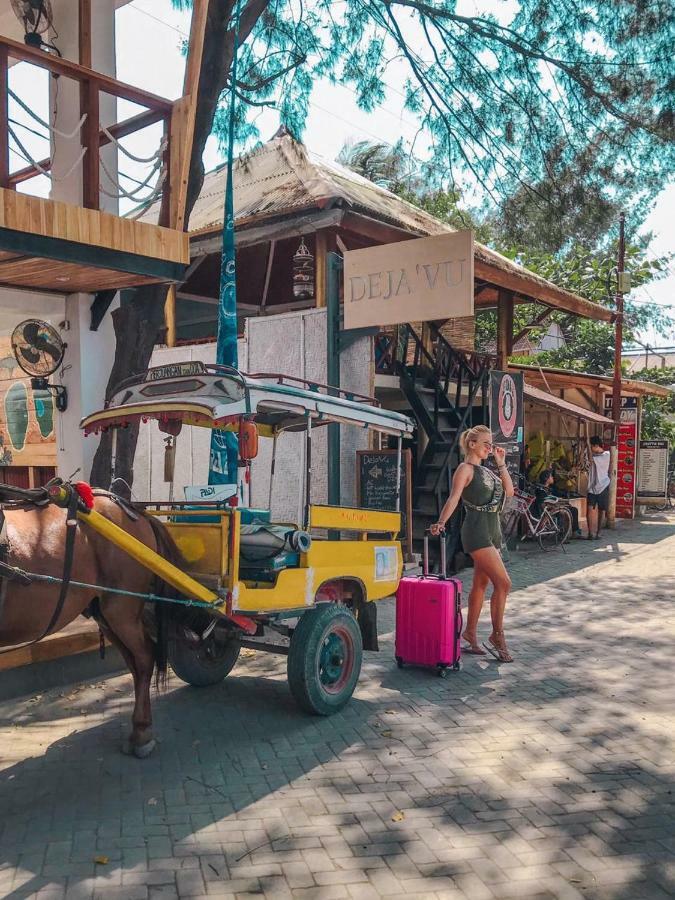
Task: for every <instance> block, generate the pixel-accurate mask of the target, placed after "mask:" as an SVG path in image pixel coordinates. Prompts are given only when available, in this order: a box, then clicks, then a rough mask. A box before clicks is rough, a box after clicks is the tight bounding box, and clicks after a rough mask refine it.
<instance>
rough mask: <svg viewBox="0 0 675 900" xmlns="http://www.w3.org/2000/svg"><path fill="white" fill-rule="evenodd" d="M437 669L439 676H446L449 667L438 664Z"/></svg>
mask: <svg viewBox="0 0 675 900" xmlns="http://www.w3.org/2000/svg"><path fill="white" fill-rule="evenodd" d="M436 671H437V672H438V677H439V678H446V677H447V675H448V667H447V666H437V667H436Z"/></svg>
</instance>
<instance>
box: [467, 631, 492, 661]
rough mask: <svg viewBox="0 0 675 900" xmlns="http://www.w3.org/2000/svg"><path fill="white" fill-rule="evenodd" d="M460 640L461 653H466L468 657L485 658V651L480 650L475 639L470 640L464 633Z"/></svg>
mask: <svg viewBox="0 0 675 900" xmlns="http://www.w3.org/2000/svg"><path fill="white" fill-rule="evenodd" d="M462 640H463V641H464V646H463V647H462V653H468V654H469V655H470V656H486V653H485V650H483V649H481V647H480V645H479V644H478V639H477V638H474V639H473V640H471V639H470V638H468V637H467V636H466V632H464V634H463V635H462Z"/></svg>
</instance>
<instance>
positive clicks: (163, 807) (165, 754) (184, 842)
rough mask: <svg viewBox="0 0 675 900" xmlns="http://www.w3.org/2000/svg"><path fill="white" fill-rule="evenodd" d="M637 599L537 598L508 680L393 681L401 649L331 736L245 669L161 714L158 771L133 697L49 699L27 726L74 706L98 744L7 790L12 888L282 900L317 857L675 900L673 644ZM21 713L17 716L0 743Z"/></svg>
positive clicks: (384, 657)
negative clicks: (184, 890) (209, 891)
mask: <svg viewBox="0 0 675 900" xmlns="http://www.w3.org/2000/svg"><path fill="white" fill-rule="evenodd" d="M644 585H645V581H644V579H641V578H627V577H619V576H617V577H616V578H609V579H608V578H606V577H605V578H604V581H603V590H602V593H601V594H600V593H598V592H596V591H595V586H594V585H593V584H589V583H587V582H585V581H584V579H583V576H580V575H575V576H573V577H570V578H569V580H568V582H566V583H565V584H564V585H563V586H561V588H560V589H559V590H557V591H556V593H555V595H554V596H550V595H549V596H548V597H547V599H546V609H545V615H544V614H543V613H542V608H541V605H540V604H539V603H538V596H537V595H538V591H539V590H540V588H539V586H538V585H533V586H531V587H529V588H527V589H526V590H524V591H522V592H521V593H520V594H519V595H518V598H517V602H514V604H513V609H512V610H511V611H510V613H509V628H510V634H511V636H512V637H511V640H512V646H513V652H514V655H516V657H517V659H516V662H515V663H514V664H513V665H510V666H498V665H497V664H496V663H493V662H490V661H483V660H478V659H476V658H468V659H467V660H466V661H465V663H464V667H463V669H462V671H460V672H458V673H453V674H451V675H449V676H448V678H447V679H446V680H442V679H439V678H437V677H436V676H435V675H434V674H433V673H430V672H427V671H424V670H416V669H408V668H406V669H404V670H403V671H399V670H398V669H396V666H395V663H394V660H393V648H392V646H391V643H390V642H386V643H385V644H384V646H383V650H382V652H381V654H380V655H379V656H378V655H375V654H367V663H366V667H365V672H364V676H363V677H362V682H361V685H360V688H359V691H358V693H357V696H356V697H355V698H354V700H353V701H352V702H351V703H350V704H349V705H348V706H347V707H346V708H345V709H344V710H343V711H342V712H341V713H339V714H338V715H336V716H333V717H331V718H329V719H322V718H312V717H308V716H305V715H304V714H302V713H301V712H299V711H298V709H297V708H296V707H295V705H294V703H293V701H292V699H291V697H290V694H289V692H288V688H287V685H286V682H285V679H284V678H283V672H284V663H283V661H279V660H278V659H272V660H270V659H269V658H264V661H263V660H262V659H259V658H258V657H255V658H249V659H247V660H245V661H244V664H242V665H241V667H240V668H239V669H238V670H237V669H235V673H234V674H233V675H232V676H231V677H230V678H229V679H227V680H226V681H225V682H224V683H223V684H222V685H219V686H217V687H214V688H208V689H202V690H196V689H192V688H188V687H172V689H170V690H169V691H168V692H167V693H166V694H164V695H162V696H160V697H158V698H157V697H156V698H155V702H154V710H155V725H156V731H157V735H158V737H159V739H160V741H161V744H160V746H159V749H158V751H157V753H156V755H155V756H153V757H151V758H150V759H148V760H145V761H140V760H136V759H129V758H127V757H123V756H121V755H120V754H119V752H118V746H119V744H120V741H121V739H122V737H123V735H124V734H125V733H126V731H127V729H128V713H129V709H130V699H129V696H128V695H127V694H126V693H117V692H118V691H125V690H126V687H125V686H121V685H124V684H125V683H123V682H121V680H120V679H116V680H115V681H114V682H110V684H108V685H105V684H104V685H103V687H102V688H96V687H92V688H91V689H90V690H100V692H101V699H100V703H96V702H95V701H92V700H91V697H90V695H87V696H88V697H89V699H87V700H86V702H85V700H82V701H79V700H78V699H77V694H72V695H69V694H65V695H64V696H61V697H55V698H50V702H49V704H47V705H46V706H45V709H44V710H42V711H41V712H36V714H35V715H33V716H32V717H30V718H24V719H23V720H21V719H20V718H17V719H16V721H15V725H16V726H17V727H19V726H21V725H24V726H28V725H30V724H36V725H37V726H39V725H40V723H41V722H47V721H50V720H52V721H53V720H55V719H58V718H59V717H60V716H62V717H64V718H66V717H67V716H71V715H73V714H74V713H76V712H77V711H78V709H80V707H79V706H78V704H79V703H81V704H82V706H83V707H86V708H88V709H89V710H91V715H92V718H93V719H94V720H95V722H96V724H94V725H93V727H89V728H87V727H86V722H85V726H84V727H85V729H86V730H82V731H77V732H74V733H72V734H71V735H69V736H68V737H66V738H63V739H60V740H58V741H56V742H54V743H52V744H51V745H50V746H48V748H47V750H46V752H45V753H44V754H43V755H39V756H36V757H34V758H29V759H25V760H23V761H22V762H20V763H17V764H16V765H14V766H12V767H10V768H7V769H5V770H4V771H2V772H1V773H0V809H1V810H2V813H3V816H2V821H3V824H4V827H3V830H2V837H1V838H0V880H1V878H2V873H3V869H5V868H8V867H19V868H20V869H21V871H22V872H23V873H25V878H24V884H23V885H22V886H21V887H20V888H18V889H16V890H14V891H12V892H11V893H9V894H7V896H10V897H13V898H19V897H25V896H28V895H30V894H32V893H35V892H36V891H38V890H39V889H40V888H42V887H44V886H46V885H48V884H51V885H59V884H60V885H66V886H67V889H68V894H67V896H68V897H78V896H92V895H94V894H100V895H101V896H102V897H112V896H124V897H126V898H133V896H134V893H133V890H132V887H133V881H132V880H129V879H133V874H134V872H137V873H138V876H139V884H142V885H146V884H148V883H150V884H151V885H152V884H154V885H155V887H156V890H157V891H160V889H161V887H162V885H166V884H175V883H176V882H177V883H178V888H179V892H180V889H181V884H183V885H185V884H189V882H190V879H191V878H195V879H202V878H203V879H204V880H205V881H207V882H209V881H217V882H219V886H220V887H222V889H223V890H231V891H232V892H233V893H234V892H235V891H236V892H242V893H243V892H247V891H250V892H256V893H265V892H266V893H268V894H270V895H274V892H275V891H276V890H278V889H281V888H280V886H281V883H282V881H283V878H282V873H283V870H282V868H281V866H282V865H283V864H284V863H289V862H294V861H297V860H303V859H304V858H305V857H303V856H302V855H301V854H303V853H316V854H326V853H328V854H329V855H330V856H331V858H336V859H337V860H338V861H339V860H340V859H349V860H355V862H352V863H350V868H351V869H352V870H354V869H355V868H356V867H358V865H362V866H363V867H364V868H365V869H367V870H368V871H370V866H372V867H373V871H375V867H376V865H379V864H378V863H377V858H384V859H386V863H387V866H388V870H389V872H390V873H393V874H394V875H395V876H397V877H399V878H402V879H410V878H411V877H412V874H416V875H417V876H418V878H419V876H421V877H422V878H424V879H425V883H426V884H427V886H428V888H427V889H428V890H429V891H442V890H446V889H447V890H449V889H452V888H456V889H459V890H460V891H464V893H465V894H466V896H471V890H470V884H471V883H472V882H471V881H470V880H469V879H470V878H475V876H476V873H478V874H479V875H480V877H481V878H482V879H483V880H484V881H485V883H487V884H489V883H491V879H492V882H493V883H500V884H501V883H503V878H504V873H505V872H506V873H508V871H509V867H511V869H512V870H513V868H514V865H515V866H519V867H522V866H524V865H530V866H532V871H533V873H534V875H533V878H535V879H538V883H539V884H540V890H539V892H538V894H537V896H541V897H543V898H545V897H549V898H552V900H553V898H556V900H557V898H560V897H561V896H574V894H570V890H576V891H577V892H578V894H577V895H576V896H581V897H586V898H597V900H607V898H609V897H611V898H612V900H636V898H642V897H645V898H647V897H649V898H652V897H653V898H658V897H660V896H663V897H668V896H673V895H674V894H675V877H674V876H673V868H672V859H673V851H675V837H674V835H675V806H674V803H673V793H672V791H673V778H672V740H671V739H670V736H669V732H668V730H667V728H666V726H665V724H664V721H662V719H663V720H665V717H666V716H667V715H668V714H669V710H668V709H662V712H661V713H660V714H659V713H658V712H655V710H658V709H659V708H660V707H659V704H658V698H659V697H661V698H662V697H664V696H666V695H667V692H668V690H669V689H670V688H671V687H672V639H671V636H670V635H669V634H667V633H658V632H657V633H653V634H650V636H649V639H648V640H647V639H645V638H643V637H640V636H636V632H637V626H638V624H640V625H642V624H643V623H642V616H643V614H644V607H642V609H641V608H640V607H639V606H638V605H637V604H636V603H635V599H636V596H637V595H638V592H639V591H643V590H644ZM674 597H675V578H668V579H661V580H660V581H659V583H658V587H654V588H653V593H652V595H651V597H650V604H651V605H652V608H656V607H658V608H662V607H663V605H664V604H672V602H673V598H674ZM653 605H656V607H654V606H653ZM608 621H610V622H611V627H610V628H607V623H608ZM647 658H648V659H649V677H648V678H647V677H646V676H645V673H644V670H643V668H642V661H643V660H645V659H647ZM544 662H545V667H544V666H543V665H542V663H544ZM262 674H265V675H266V676H267V677H264V678H263V677H257V676H258V675H262ZM39 705H40V704H39V703H38V704H36V706H38V707H39ZM25 708H26V704H25V703H24V704H23V710H25ZM21 709H22V707H21V705H20V704H15V705H10V704H4V705H3V711H4V712H5V714H6V718H5V722H2V723H0V724H4V725H6V724H7V721H6V720H7V718H11V717H12V716H17V717H18V716H20V714H21ZM23 715H24V716H25V715H26V714H25V712H24V713H23ZM101 720H102V721H101ZM420 834H424V835H425V836H426V837H425V840H424V841H422V840H421V839H420ZM58 835H62V836H63V838H62V840H59V839H58V837H55V836H58ZM479 851H480V852H479ZM100 855H103V856H106V857H108V862H107V863H106V864H97V863H95V862H94V860H95V857H96V856H100ZM543 867H545V870H544V868H543ZM148 868H149V869H150V872H151V874H152V873H153V872H154V873H155V875H154V876H152V877H154V879H155V880H154V882H153V881H152V877H151V878H150V881H148V874H147V869H148ZM123 873H124V876H125V881H124V883H123V882H122V874H123ZM411 873H412V874H411ZM556 873H557V874H556ZM373 877H375V876H373ZM94 879H95V880H94ZM143 879H144V880H143ZM500 879H502V881H501V882H500ZM373 883H375V882H373ZM284 884H285V882H284ZM207 887H208V885H207ZM152 890H153V888H152V886H151V896H152ZM520 890H521V888H518V887H517V886H514V889H513V896H514V897H515V896H519V891H520ZM530 893H531V892H530ZM143 896H145V894H143ZM384 896H387V893H386V891H385V894H384ZM500 896H507V894H504V893H503V892H502V893H501V894H500ZM509 896H510V895H509Z"/></svg>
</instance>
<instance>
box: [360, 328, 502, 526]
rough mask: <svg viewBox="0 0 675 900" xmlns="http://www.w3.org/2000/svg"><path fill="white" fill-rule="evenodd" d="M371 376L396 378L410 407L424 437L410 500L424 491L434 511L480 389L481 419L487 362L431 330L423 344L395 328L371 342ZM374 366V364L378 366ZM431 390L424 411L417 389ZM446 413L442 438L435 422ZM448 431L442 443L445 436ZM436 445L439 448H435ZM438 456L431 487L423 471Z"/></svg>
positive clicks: (448, 484) (414, 333)
mask: <svg viewBox="0 0 675 900" xmlns="http://www.w3.org/2000/svg"><path fill="white" fill-rule="evenodd" d="M375 342H376V344H375V358H376V371H378V372H380V373H381V374H396V375H399V377H400V378H401V385H402V387H403V389H404V391H405V394H406V396H407V398H408V401H409V402H410V404H411V407H412V409H413V412H414V413H415V415H416V417H417V420H418V422H419V424H420V426H421V427H422V429H423V430H424V431H425V433H426V435H427V438H428V446H427V449H426V451H425V453H424V455H423V456H422V458H421V459H420V460H418V465H417V468H416V472H415V479H414V482H415V484H414V488H415V498H416V499H418V498H419V496H420V493H421V492H422V485H423V484H424V483H425V482H426V486H425V490H428V491H430V492H431V494H432V495H433V496H434V497H435V500H436V506H437V512H440V510H441V507H442V505H443V503H444V501H445V497H446V496H447V494H448V493H449V490H450V487H451V482H452V476H451V473H450V468H449V465H450V462H451V460H452V459H453V457H454V456H455V455H456V454H457V451H458V447H459V438H460V435H461V433H462V431H463V430H464V429H465V428H466V427H468V425H469V424H470V421H471V417H472V414H473V408H474V402H475V400H476V397H477V395H478V393H479V391H481V390H482V398H481V399H482V416H481V418H482V420H483V421H485V419H486V415H487V385H488V373H489V371H490V369H491V368H492V366H493V360H492V359H491V358H490V357H487V356H483V355H481V354H478V353H473V352H470V351H465V350H458V349H457V348H456V347H453V346H452V345H451V344H450V343H449V342H448V341H447V340H446V338H445V337H444V336H443V334H442V333H441V332H440V329H439V328H437V327H436V326H434V325H431V326H430V327H429V340H428V341H425V340H423V338H422V337H421V336H420V334H418V332H417V331H416V330H415V328H414V327H413V326H412V325H410V324H405V325H400V326H398V330H397V331H396V332H392V331H389V332H382V333H381V334H379V335H377V336H376V338H375ZM378 361H379V364H378ZM420 384H423V385H424V386H425V387H426V388H431V390H432V391H433V397H432V399H433V404H432V405H431V406H427V405H426V404H425V403H424V402H423V401H422V399H421V397H420V396H419V393H418V388H419V385H420ZM442 414H446V415H447V416H448V418H449V419H450V420H451V426H450V428H449V429H446V435H444V434H443V429H442V428H441V424H440V417H441V415H442ZM448 430H450V431H451V432H452V437H451V438H450V440H448V436H447V431H448ZM439 445H441V446H440V447H439ZM439 450H441V452H443V457H442V459H443V462H442V465H441V466H440V468H439V469H438V472H437V473H436V475H435V478H434V479H433V480H432V482H431V483H429V482H428V480H427V474H428V466H429V465H430V463H431V460H432V459H433V458H434V457H436V456H437V454H438V453H439Z"/></svg>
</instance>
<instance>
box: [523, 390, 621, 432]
mask: <svg viewBox="0 0 675 900" xmlns="http://www.w3.org/2000/svg"><path fill="white" fill-rule="evenodd" d="M523 393H524V394H525V399H526V400H532V401H533V402H534V403H542V404H544V405H545V406H552V407H553V408H554V409H557V410H559V411H560V412H563V413H565V415H567V416H574V417H575V418H576V419H585V420H586V421H587V422H597V423H598V424H599V425H614V420H613V419H608V418H607V417H606V416H601V415H600V413H596V412H593V410H592V409H585V408H584V407H583V406H577V404H576V403H570V402H569V400H563V399H562V398H561V397H555V396H554V395H553V394H549V393H548V392H547V391H542V390H540V389H539V388H536V387H532V385H531V384H525V385H524V388H523Z"/></svg>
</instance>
